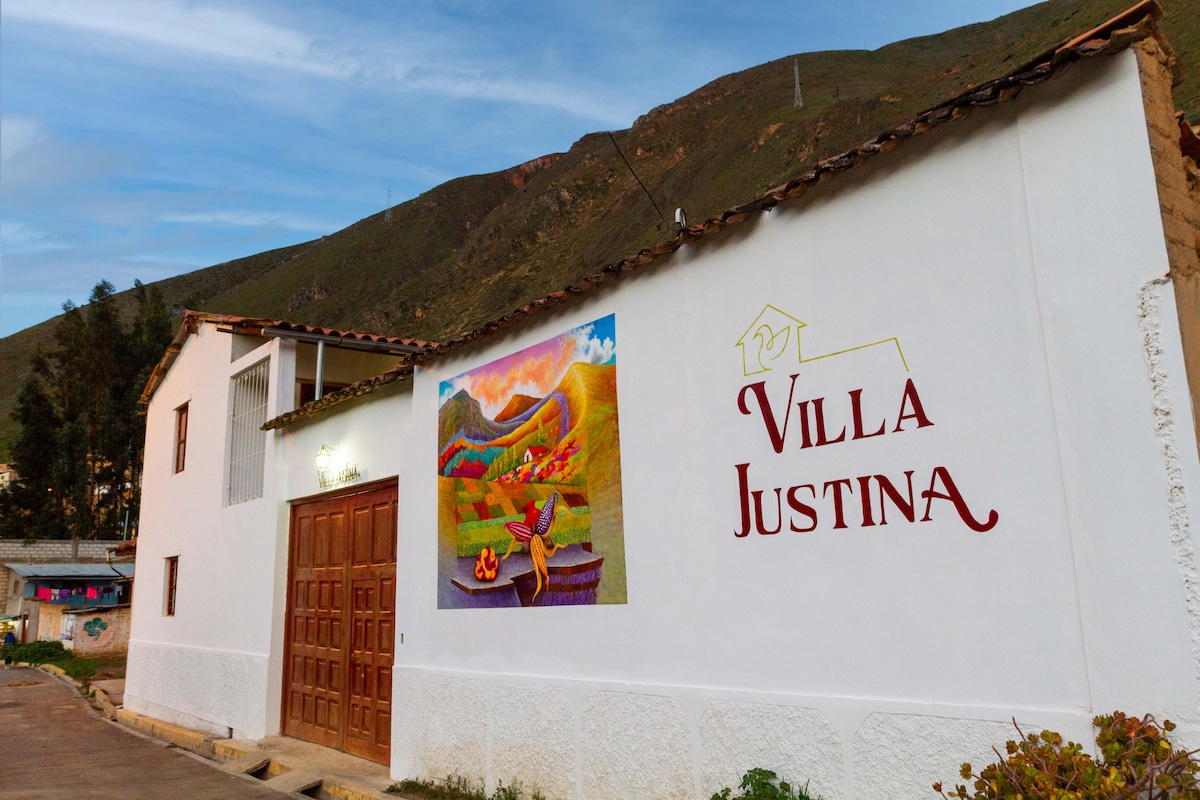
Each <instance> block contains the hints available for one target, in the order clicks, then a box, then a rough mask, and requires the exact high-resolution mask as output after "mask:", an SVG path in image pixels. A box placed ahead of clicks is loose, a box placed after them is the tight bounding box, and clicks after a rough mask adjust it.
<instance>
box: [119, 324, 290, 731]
mask: <svg viewBox="0 0 1200 800" xmlns="http://www.w3.org/2000/svg"><path fill="white" fill-rule="evenodd" d="M234 338H235V337H234V336H233V335H231V334H228V333H221V332H219V331H218V330H217V327H216V326H215V325H211V324H202V325H200V326H199V328H198V330H197V332H196V333H195V334H194V335H192V336H189V337H188V338H187V339H186V340H185V341H184V344H183V349H182V350H181V351H180V354H179V356H178V358H177V360H176V362H175V365H174V367H173V368H172V369H171V371H170V372H169V373H168V374H167V376H166V378H165V380H164V381H163V382H162V385H161V386H160V387H159V389H158V391H157V392H156V393H155V396H154V400H153V403H152V404H151V406H150V409H149V412H148V414H147V420H146V456H145V471H144V478H143V484H142V493H143V502H142V514H141V526H140V535H139V537H138V554H137V567H138V581H137V586H136V591H135V592H134V603H133V619H132V625H131V637H130V645H129V666H128V672H127V675H126V692H125V705H126V707H127V708H129V709H131V710H134V711H140V712H144V713H150V714H153V715H154V716H158V717H163V718H169V719H172V720H173V721H176V722H181V723H184V724H190V725H194V726H196V727H201V728H204V729H209V730H214V731H217V732H221V731H224V732H229V731H230V730H232V731H233V732H234V733H236V734H238V735H245V736H252V737H258V736H263V735H266V734H267V733H272V732H274V731H275V730H277V729H278V717H279V700H278V694H277V693H276V695H275V697H274V698H273V699H272V698H270V697H269V694H270V692H269V688H270V687H269V681H268V675H269V672H270V662H271V659H272V652H273V651H274V650H275V649H276V648H273V646H272V635H273V632H274V629H275V618H276V617H277V616H279V615H281V614H282V609H277V608H276V603H277V602H278V599H277V597H276V595H280V594H282V592H283V587H282V586H276V585H275V582H274V581H272V580H270V579H269V577H268V576H271V575H273V574H274V573H275V571H276V568H277V562H278V561H279V560H280V559H281V558H283V559H284V564H285V571H286V542H287V528H286V522H284V523H283V524H281V523H280V520H279V517H280V513H281V512H280V508H281V501H280V498H279V494H278V490H277V484H276V481H275V479H274V478H275V476H274V475H273V474H272V472H271V471H270V465H271V464H273V452H272V451H273V449H274V439H273V438H272V437H266V439H267V454H266V456H265V458H266V468H267V469H268V472H267V474H266V477H265V480H264V489H263V496H262V497H261V498H258V499H256V500H251V501H248V502H245V503H239V504H237V505H233V506H226V504H225V497H226V491H225V480H226V465H227V463H228V457H229V456H228V446H229V445H228V438H227V430H228V418H229V411H230V378H231V377H232V376H234V375H236V374H238V373H239V372H241V371H242V370H244V369H246V368H247V367H250V366H252V365H254V364H256V363H258V362H259V361H261V360H262V359H264V358H268V357H269V358H271V360H272V364H271V369H270V385H269V390H268V401H267V403H268V406H267V407H268V410H269V411H268V413H269V414H275V413H279V412H280V411H281V410H287V409H290V408H291V407H292V402H293V399H292V394H293V392H292V387H293V385H294V377H292V376H293V375H294V372H293V369H294V368H293V366H292V364H293V363H294V361H293V359H292V358H289V357H287V356H288V355H289V354H290V353H291V352H292V349H293V348H294V345H293V344H292V343H290V342H286V341H280V340H270V341H268V342H267V343H265V344H262V345H261V346H259V347H257V348H256V349H254V350H252V351H250V352H248V353H246V354H245V355H242V356H241V357H239V358H237V359H236V360H235V361H231V360H230V358H231V355H232V353H233V351H232V347H233V341H234ZM281 353H283V354H284V356H285V357H282V358H281V357H280V354H281ZM281 384H282V385H284V386H286V387H287V390H286V392H284V393H281V392H280V391H279V387H280V385H281ZM185 402H186V403H188V431H187V453H186V462H185V466H184V470H183V471H182V472H179V473H175V472H174V469H173V465H174V462H173V454H174V435H175V409H176V408H178V407H179V406H181V405H182V404H183V403H185ZM170 556H178V558H179V574H178V581H177V589H176V605H175V615H174V616H166V614H165V613H164V611H165V606H164V603H165V580H166V563H165V559H166V558H168V557H170ZM279 658H280V656H279V655H278V654H276V655H275V659H276V660H278V659H279ZM181 676H186V677H181Z"/></svg>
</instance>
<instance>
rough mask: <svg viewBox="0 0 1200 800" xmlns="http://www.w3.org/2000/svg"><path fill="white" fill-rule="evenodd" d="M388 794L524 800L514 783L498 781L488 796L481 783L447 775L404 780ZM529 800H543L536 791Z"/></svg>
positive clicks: (435, 799)
mask: <svg viewBox="0 0 1200 800" xmlns="http://www.w3.org/2000/svg"><path fill="white" fill-rule="evenodd" d="M385 791H386V792H387V793H388V794H399V795H406V796H408V797H419V798H422V800H524V798H525V795H524V793H523V792H522V791H521V784H519V783H514V784H513V785H512V786H505V785H504V782H503V781H500V782H499V783H498V784H497V786H496V791H494V792H492V794H491V796H488V794H487V793H486V792H484V790H483V781H471V780H468V779H467V778H464V777H463V776H461V775H449V776H447V777H446V778H444V779H443V780H441V781H427V780H420V779H414V778H405V779H404V780H402V781H400V782H399V783H393V784H392V785H391V786H389V787H388V788H387V789H386V790H385ZM529 800H543V798H542V794H541V792H539V791H537V790H536V789H535V790H534V791H533V794H531V795H530V796H529Z"/></svg>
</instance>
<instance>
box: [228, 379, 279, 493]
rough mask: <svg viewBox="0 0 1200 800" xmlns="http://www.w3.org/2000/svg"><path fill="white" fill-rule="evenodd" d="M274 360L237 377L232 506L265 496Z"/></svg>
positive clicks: (231, 459) (231, 455) (231, 450)
mask: <svg viewBox="0 0 1200 800" xmlns="http://www.w3.org/2000/svg"><path fill="white" fill-rule="evenodd" d="M270 366H271V361H270V359H264V360H263V361H260V362H258V363H257V364H255V365H254V366H253V367H250V368H249V369H247V370H243V371H242V372H239V373H238V374H237V375H234V376H233V380H232V383H233V387H232V388H233V403H232V406H233V407H232V409H231V411H230V425H229V436H230V441H229V494H228V505H231V506H232V505H235V504H237V503H244V502H246V501H247V500H254V499H255V498H258V497H262V493H263V471H264V469H265V467H266V450H267V434H266V433H265V432H264V431H262V430H261V428H262V425H263V423H264V422H266V421H267V377H268V370H269V368H270Z"/></svg>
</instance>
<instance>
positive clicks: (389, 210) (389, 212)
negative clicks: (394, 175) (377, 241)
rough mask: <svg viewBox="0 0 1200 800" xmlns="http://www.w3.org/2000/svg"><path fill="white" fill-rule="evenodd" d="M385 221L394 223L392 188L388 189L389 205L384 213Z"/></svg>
mask: <svg viewBox="0 0 1200 800" xmlns="http://www.w3.org/2000/svg"><path fill="white" fill-rule="evenodd" d="M383 221H384V222H391V221H392V187H390V186H389V187H388V204H387V208H386V209H385V210H384V212H383Z"/></svg>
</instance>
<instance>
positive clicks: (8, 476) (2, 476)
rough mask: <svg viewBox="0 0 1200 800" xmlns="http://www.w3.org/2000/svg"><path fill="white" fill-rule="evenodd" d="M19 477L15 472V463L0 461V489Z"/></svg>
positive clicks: (14, 481)
mask: <svg viewBox="0 0 1200 800" xmlns="http://www.w3.org/2000/svg"><path fill="white" fill-rule="evenodd" d="M20 479H21V476H20V475H18V474H17V465H16V464H11V463H10V464H3V463H0V490H3V489H6V488H8V485H9V484H11V483H16V482H17V481H19V480H20Z"/></svg>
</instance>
